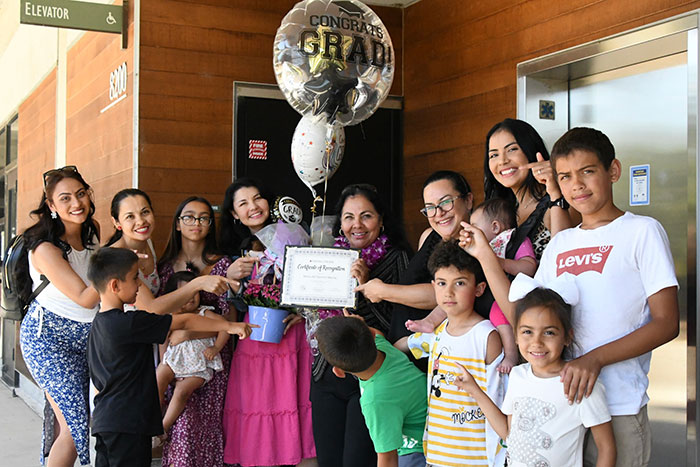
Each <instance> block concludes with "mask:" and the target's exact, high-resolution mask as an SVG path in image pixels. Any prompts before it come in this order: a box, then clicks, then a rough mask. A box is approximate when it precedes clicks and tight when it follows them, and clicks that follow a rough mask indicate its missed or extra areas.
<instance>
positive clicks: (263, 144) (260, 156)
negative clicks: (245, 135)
mask: <svg viewBox="0 0 700 467" xmlns="http://www.w3.org/2000/svg"><path fill="white" fill-rule="evenodd" d="M248 159H257V160H263V161H264V160H267V141H263V140H260V139H251V140H248Z"/></svg>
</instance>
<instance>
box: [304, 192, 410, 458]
mask: <svg viewBox="0 0 700 467" xmlns="http://www.w3.org/2000/svg"><path fill="white" fill-rule="evenodd" d="M336 212H337V213H338V217H339V219H338V222H337V223H336V226H335V231H336V232H337V233H338V234H339V235H338V236H337V237H336V241H335V246H337V247H341V248H355V249H358V250H360V258H359V259H358V260H357V261H356V262H355V263H354V264H353V266H352V274H353V276H354V277H355V278H356V279H357V281H358V283H359V284H364V283H366V282H367V281H368V280H370V279H375V278H378V279H380V280H382V281H383V282H384V283H387V284H394V283H396V282H398V279H399V275H400V274H401V273H403V271H404V270H405V269H406V267H407V266H408V260H409V252H410V247H409V246H408V243H407V242H406V240H405V237H404V235H403V232H402V231H401V230H400V228H399V224H398V223H397V222H394V221H392V219H391V217H390V213H389V212H388V211H387V210H386V208H385V207H384V203H383V202H382V200H381V198H380V197H379V195H378V194H377V190H376V188H375V187H373V186H372V185H366V184H358V185H349V186H347V187H345V189H343V191H342V192H341V194H340V199H339V200H338V203H337V205H336ZM391 310H392V304H391V303H389V302H384V301H380V302H378V303H372V302H370V301H369V300H367V299H366V298H365V297H364V295H362V294H358V297H357V306H356V308H355V310H353V312H354V313H355V314H357V315H359V316H361V317H362V318H363V319H364V320H365V322H366V323H367V325H368V326H371V327H373V328H376V329H379V330H380V331H382V332H383V333H387V332H388V331H389V324H390V322H391ZM319 314H320V318H322V319H324V318H328V317H331V316H335V315H339V314H342V310H319ZM311 405H312V417H313V426H314V438H315V439H316V452H317V456H318V464H319V466H320V467H335V466H340V467H342V466H345V467H350V466H355V465H375V464H376V462H377V460H376V453H375V451H374V445H373V444H372V440H371V438H370V436H369V432H368V431H367V426H366V425H365V421H364V417H363V416H362V411H361V409H360V387H359V384H358V382H357V380H356V379H354V378H344V379H340V378H337V377H335V375H333V372H332V368H331V367H330V365H328V364H327V362H326V361H325V360H324V358H323V357H322V356H321V355H320V354H318V355H317V356H316V358H315V360H314V369H313V381H312V383H311Z"/></svg>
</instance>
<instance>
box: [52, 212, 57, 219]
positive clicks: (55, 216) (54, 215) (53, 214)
mask: <svg viewBox="0 0 700 467" xmlns="http://www.w3.org/2000/svg"><path fill="white" fill-rule="evenodd" d="M51 219H58V213H57V212H56V211H51Z"/></svg>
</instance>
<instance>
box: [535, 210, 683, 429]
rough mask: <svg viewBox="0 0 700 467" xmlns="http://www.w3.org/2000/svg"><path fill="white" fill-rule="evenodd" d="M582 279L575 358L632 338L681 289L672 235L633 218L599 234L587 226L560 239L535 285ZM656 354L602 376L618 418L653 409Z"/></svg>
mask: <svg viewBox="0 0 700 467" xmlns="http://www.w3.org/2000/svg"><path fill="white" fill-rule="evenodd" d="M564 273H569V274H573V275H574V276H576V283H577V285H578V288H579V290H580V299H579V303H578V304H577V305H576V306H574V307H573V327H574V340H575V341H576V343H577V344H578V348H574V353H575V356H580V355H583V354H585V353H587V352H590V351H591V350H593V349H595V348H597V347H600V346H601V345H604V344H607V343H609V342H612V341H614V340H617V339H619V338H621V337H624V336H626V335H627V334H630V333H631V332H633V331H635V330H637V329H639V328H640V327H642V326H643V325H645V324H647V323H648V322H649V321H650V319H651V316H650V314H649V303H648V301H647V298H648V297H649V296H651V295H653V294H655V293H656V292H658V291H660V290H662V289H665V288H667V287H678V281H677V279H676V273H675V270H674V266H673V258H672V257H671V250H670V248H669V242H668V237H667V236H666V232H665V231H664V229H663V227H662V226H661V224H660V223H659V222H658V221H657V220H655V219H653V218H651V217H646V216H638V215H635V214H632V213H630V212H626V213H625V214H624V215H622V216H620V217H618V218H617V219H615V220H614V221H612V222H611V223H609V224H607V225H604V226H602V227H598V228H596V229H592V230H584V229H581V228H580V226H579V227H574V228H572V229H567V230H564V231H562V232H559V233H558V234H557V235H555V236H554V237H553V238H552V240H551V241H550V242H549V245H547V248H546V249H545V251H544V253H543V255H542V259H541V261H540V267H539V269H538V270H537V273H536V274H535V279H537V280H538V281H539V282H541V283H543V284H545V286H546V285H547V283H548V282H550V281H552V280H553V279H554V278H556V277H557V276H559V275H561V274H564ZM650 361H651V352H648V353H646V354H644V355H640V356H639V357H636V358H631V359H629V360H625V361H622V362H618V363H615V364H612V365H608V366H606V367H604V368H603V369H602V370H601V373H600V379H601V380H602V382H603V384H604V385H605V389H606V394H607V398H608V406H609V408H610V413H611V414H612V415H634V414H637V413H639V410H640V409H641V408H642V407H643V406H644V405H646V403H647V402H648V401H649V397H648V396H647V394H646V390H647V387H648V386H649V378H648V377H647V374H648V373H649V363H650Z"/></svg>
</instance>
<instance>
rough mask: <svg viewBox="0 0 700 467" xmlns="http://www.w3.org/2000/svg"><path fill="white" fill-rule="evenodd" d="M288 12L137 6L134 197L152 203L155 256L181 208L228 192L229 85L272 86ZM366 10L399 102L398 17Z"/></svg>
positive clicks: (259, 5) (276, 6)
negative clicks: (377, 24) (384, 47)
mask: <svg viewBox="0 0 700 467" xmlns="http://www.w3.org/2000/svg"><path fill="white" fill-rule="evenodd" d="M295 3H296V2H295V1H289V0H187V1H173V0H149V1H148V2H142V3H141V50H140V53H141V76H140V101H139V113H140V119H139V187H140V188H142V189H144V190H146V191H147V192H148V193H149V194H150V195H151V197H152V199H153V204H154V208H155V210H156V215H157V217H156V222H157V226H158V227H157V229H156V231H155V232H154V239H155V243H156V244H157V251H161V249H162V247H163V246H164V244H165V243H164V242H165V239H166V236H167V234H168V230H169V226H170V223H171V220H172V214H173V211H174V209H175V207H176V206H177V205H178V204H179V203H180V201H181V200H182V199H184V198H186V197H187V196H189V195H192V194H197V195H201V196H205V197H207V198H208V199H209V200H210V201H211V202H212V203H215V204H217V203H221V202H222V201H223V194H224V190H225V189H226V186H228V184H229V183H230V182H231V164H232V160H231V157H232V147H231V141H232V128H233V123H232V109H233V102H232V99H233V92H232V91H233V83H234V81H249V82H255V83H270V84H275V77H274V73H273V69H272V44H273V41H274V36H275V33H276V31H277V28H278V27H279V25H280V22H281V21H282V18H284V16H285V15H286V14H287V12H288V11H289V10H290V9H291V8H292V7H293V6H294V4H295ZM372 8H373V9H374V10H375V11H376V12H377V14H378V15H379V16H380V17H381V18H382V21H384V23H385V25H386V26H387V28H388V29H389V33H390V34H391V37H392V40H393V43H394V48H395V51H396V52H395V54H396V58H397V72H396V74H395V77H394V85H393V87H392V90H391V93H392V94H396V95H401V94H402V88H401V84H402V76H401V68H402V66H401V55H402V52H401V47H402V11H401V10H399V9H395V8H381V7H374V6H372ZM290 144H291V141H290Z"/></svg>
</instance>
